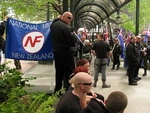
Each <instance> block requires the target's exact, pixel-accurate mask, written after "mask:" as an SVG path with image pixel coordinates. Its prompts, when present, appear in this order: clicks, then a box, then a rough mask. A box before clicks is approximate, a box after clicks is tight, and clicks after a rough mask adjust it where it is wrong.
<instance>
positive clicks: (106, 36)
mask: <svg viewBox="0 0 150 113" xmlns="http://www.w3.org/2000/svg"><path fill="white" fill-rule="evenodd" d="M104 36H105V41H106V42H107V43H109V38H108V36H109V35H108V27H105V28H104Z"/></svg>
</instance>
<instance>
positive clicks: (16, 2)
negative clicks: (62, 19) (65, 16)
mask: <svg viewBox="0 0 150 113" xmlns="http://www.w3.org/2000/svg"><path fill="white" fill-rule="evenodd" d="M0 3H1V11H3V12H2V14H3V15H4V10H5V12H7V13H9V10H8V9H9V8H11V11H13V12H14V13H15V15H14V16H15V18H18V19H20V20H24V21H46V16H47V13H50V14H51V15H50V17H51V19H53V18H55V17H56V16H58V15H59V14H60V13H62V7H61V5H62V3H61V1H60V0H49V1H47V0H1V1H0ZM48 8H50V12H47V11H48ZM5 14H6V13H5Z"/></svg>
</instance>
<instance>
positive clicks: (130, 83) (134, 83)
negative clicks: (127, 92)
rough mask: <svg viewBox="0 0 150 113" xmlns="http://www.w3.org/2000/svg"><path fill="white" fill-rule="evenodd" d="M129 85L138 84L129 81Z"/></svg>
mask: <svg viewBox="0 0 150 113" xmlns="http://www.w3.org/2000/svg"><path fill="white" fill-rule="evenodd" d="M129 85H138V84H137V82H129Z"/></svg>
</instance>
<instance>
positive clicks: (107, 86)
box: [102, 84, 111, 88]
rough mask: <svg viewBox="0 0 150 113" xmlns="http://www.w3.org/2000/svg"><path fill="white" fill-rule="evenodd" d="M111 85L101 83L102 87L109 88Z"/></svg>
mask: <svg viewBox="0 0 150 113" xmlns="http://www.w3.org/2000/svg"><path fill="white" fill-rule="evenodd" d="M110 87H111V86H110V85H108V84H103V85H102V88H110Z"/></svg>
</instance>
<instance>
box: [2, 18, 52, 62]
mask: <svg viewBox="0 0 150 113" xmlns="http://www.w3.org/2000/svg"><path fill="white" fill-rule="evenodd" d="M51 23H52V21H49V22H45V23H40V24H32V23H27V22H23V21H18V20H16V19H12V18H8V20H7V24H6V47H5V57H6V58H10V59H17V60H53V53H52V44H51V35H50V25H51Z"/></svg>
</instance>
